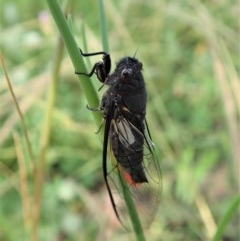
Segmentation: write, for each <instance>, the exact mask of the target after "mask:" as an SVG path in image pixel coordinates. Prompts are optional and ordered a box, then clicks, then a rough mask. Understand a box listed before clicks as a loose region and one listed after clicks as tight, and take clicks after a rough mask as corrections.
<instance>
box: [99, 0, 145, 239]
mask: <svg viewBox="0 0 240 241" xmlns="http://www.w3.org/2000/svg"><path fill="white" fill-rule="evenodd" d="M98 7H99V20H100V29H101V38H102V46H103V50H104V51H106V52H109V44H108V37H107V36H108V35H107V24H106V20H105V12H104V5H103V0H98ZM119 179H120V183H121V185H122V192H123V196H124V201H125V203H126V207H127V210H128V213H129V217H130V220H131V223H132V226H133V230H134V233H135V236H136V240H138V241H145V237H144V232H143V228H142V225H141V222H140V219H139V217H138V213H137V210H136V207H135V205H134V202H133V199H132V197H131V194H130V192H129V187H128V186H127V184H126V182H125V180H124V179H123V178H122V176H121V174H120V175H119Z"/></svg>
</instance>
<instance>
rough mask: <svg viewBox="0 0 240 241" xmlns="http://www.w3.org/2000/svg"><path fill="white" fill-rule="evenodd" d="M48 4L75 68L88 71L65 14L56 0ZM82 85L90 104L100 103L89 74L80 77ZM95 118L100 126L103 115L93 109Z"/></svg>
mask: <svg viewBox="0 0 240 241" xmlns="http://www.w3.org/2000/svg"><path fill="white" fill-rule="evenodd" d="M47 4H48V6H49V9H50V11H51V13H52V16H53V18H54V20H55V23H56V25H57V27H58V30H59V32H60V33H61V36H62V38H63V41H64V44H65V46H66V48H67V51H68V53H69V56H70V58H71V60H72V64H73V66H74V69H75V70H76V71H79V72H83V73H87V69H86V67H85V64H84V61H83V58H82V56H81V54H80V53H79V49H78V46H77V44H76V42H75V40H74V38H73V35H72V33H71V31H70V29H69V27H68V24H67V22H66V19H65V16H64V14H63V12H62V10H61V8H60V6H59V4H58V2H57V1H56V0H47ZM79 79H80V85H81V88H82V90H83V92H84V93H85V95H86V98H87V102H88V105H89V106H91V107H96V106H98V105H99V98H98V95H97V92H96V90H95V89H94V87H93V84H92V82H91V81H90V80H89V78H88V77H87V76H84V75H81V76H80V77H79ZM92 114H93V116H94V119H95V121H96V123H97V125H98V126H99V125H100V123H101V120H102V116H101V114H100V113H99V112H97V111H92Z"/></svg>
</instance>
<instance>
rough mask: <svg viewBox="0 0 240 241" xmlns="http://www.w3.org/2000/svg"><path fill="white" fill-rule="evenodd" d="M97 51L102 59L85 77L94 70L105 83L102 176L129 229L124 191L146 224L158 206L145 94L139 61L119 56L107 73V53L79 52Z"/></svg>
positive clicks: (157, 173) (157, 179) (156, 169)
mask: <svg viewBox="0 0 240 241" xmlns="http://www.w3.org/2000/svg"><path fill="white" fill-rule="evenodd" d="M81 53H82V52H81ZM96 54H103V55H104V58H103V61H102V62H99V63H97V64H95V65H94V68H93V70H92V71H91V72H90V73H89V74H85V75H87V76H91V75H92V74H93V73H96V75H97V77H98V78H99V80H100V81H101V82H102V83H104V84H105V85H108V86H109V88H108V89H107V91H106V92H105V93H104V95H103V97H102V100H101V104H100V110H101V111H102V112H103V118H104V120H105V130H104V141H103V174H104V180H105V183H106V186H107V189H108V192H109V196H110V199H111V202H112V205H113V208H114V211H115V213H116V215H117V217H118V219H119V220H120V222H121V223H122V224H123V225H124V226H125V227H128V220H129V218H128V215H129V210H128V208H127V205H126V202H125V193H126V192H127V193H128V194H129V195H130V196H131V198H132V200H133V203H134V205H135V209H136V211H137V213H138V216H139V218H140V220H141V222H142V224H143V226H145V227H146V226H148V225H149V224H150V223H151V221H152V220H153V218H154V216H155V214H156V210H157V208H158V205H159V198H160V192H161V171H160V167H159V163H158V160H157V157H156V154H155V150H154V145H153V142H152V140H151V136H150V134H149V129H148V126H147V122H146V118H145V115H146V103H147V93H146V88H145V83H144V78H143V75H142V72H141V71H142V63H141V62H139V61H138V60H137V59H136V58H132V57H124V58H123V59H121V60H120V61H119V63H118V64H117V66H116V69H115V70H114V72H113V73H112V74H109V72H110V66H111V61H110V56H109V55H108V54H107V53H105V52H97V53H92V54H83V53H82V55H83V56H91V55H96ZM106 59H107V61H104V60H106ZM109 65H110V66H109ZM77 74H83V73H77Z"/></svg>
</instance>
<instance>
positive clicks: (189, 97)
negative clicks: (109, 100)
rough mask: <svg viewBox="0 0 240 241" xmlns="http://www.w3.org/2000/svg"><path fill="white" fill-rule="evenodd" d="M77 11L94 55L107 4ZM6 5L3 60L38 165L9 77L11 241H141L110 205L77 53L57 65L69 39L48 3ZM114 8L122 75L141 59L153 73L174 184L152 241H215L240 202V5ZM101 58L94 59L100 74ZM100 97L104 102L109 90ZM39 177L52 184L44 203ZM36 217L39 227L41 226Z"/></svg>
mask: <svg viewBox="0 0 240 241" xmlns="http://www.w3.org/2000/svg"><path fill="white" fill-rule="evenodd" d="M72 3H73V5H72V6H73V7H72V10H71V11H70V12H69V13H68V15H67V16H68V19H69V24H70V25H71V29H72V31H73V34H74V36H75V38H76V41H77V43H78V45H79V46H83V45H84V41H83V37H82V36H83V32H82V26H83V24H84V29H85V35H86V40H87V50H88V51H89V52H94V51H99V50H102V44H101V36H100V35H101V34H100V27H99V17H98V16H99V13H98V2H97V1H94V0H88V1H72ZM0 4H1V5H0V13H1V14H0V18H1V21H0V28H1V35H0V46H1V56H2V58H3V60H4V62H5V66H6V69H7V72H8V75H9V78H10V81H11V83H12V85H13V89H14V92H15V95H16V97H17V102H18V104H19V106H20V108H21V110H22V113H23V115H24V120H25V123H26V126H27V130H28V134H29V139H30V143H31V147H32V150H33V156H34V160H35V163H37V164H34V163H33V162H31V156H30V155H29V151H28V146H27V144H26V141H25V139H24V135H23V133H24V132H23V128H22V125H21V122H20V118H19V115H18V114H17V111H16V106H15V105H14V102H13V98H12V96H11V94H10V90H9V87H8V85H7V82H6V79H5V77H4V75H3V71H2V69H1V70H0V78H1V80H0V240H1V241H16V240H21V241H22V240H39V241H42V240H54V241H63V240H64V241H65V240H67V241H72V240H113V241H114V240H135V239H134V234H132V233H127V232H125V231H124V230H123V228H122V227H121V226H120V225H119V223H118V221H117V220H116V218H115V216H114V212H113V210H112V207H111V205H110V203H109V200H108V199H109V198H108V195H107V192H106V188H105V186H104V182H103V177H102V166H101V165H102V160H101V156H102V141H101V139H100V138H99V136H98V135H97V134H95V132H96V131H97V129H98V126H97V125H96V124H95V122H94V120H93V118H92V113H91V112H90V111H89V110H87V108H86V104H87V102H86V99H85V96H84V93H83V92H82V90H81V88H80V85H79V80H78V78H77V77H76V76H75V74H74V68H73V66H72V64H71V61H70V59H69V57H68V54H67V52H66V51H64V57H63V59H60V58H56V54H58V53H59V52H60V51H61V47H56V46H61V45H58V42H59V41H58V39H59V32H58V30H57V28H56V26H55V23H54V21H53V19H52V17H51V14H50V12H49V9H48V6H47V4H46V2H45V1H34V3H33V1H30V0H21V1H17V0H0ZM60 4H61V5H63V2H60ZM104 5H105V13H106V20H107V24H108V26H107V27H108V38H109V45H110V53H111V57H112V61H113V68H114V64H115V62H117V61H118V60H119V58H121V57H123V56H125V55H130V56H133V55H134V53H135V52H136V50H137V54H136V57H137V58H138V59H139V60H140V61H141V62H143V68H144V77H145V81H146V86H147V90H148V106H147V120H148V123H149V127H150V131H151V134H152V137H153V140H154V142H155V145H156V147H157V153H158V156H159V160H160V164H161V170H162V182H163V190H162V197H161V203H160V206H159V209H158V211H157V215H156V219H155V221H154V223H153V224H152V226H151V227H150V228H149V229H148V230H146V232H145V235H146V238H147V240H150V241H152V240H153V241H155V240H156V241H158V240H164V241H165V240H167V241H171V240H173V241H175V240H177V241H178V240H184V241H188V240H189V241H195V240H196V241H197V240H199V241H205V240H212V238H213V236H214V233H215V232H216V229H217V225H218V223H219V222H220V220H221V218H222V217H223V216H224V215H226V213H227V212H228V211H227V210H228V208H229V205H230V204H231V202H232V201H233V200H234V198H235V197H237V195H239V156H240V155H239V152H240V150H239V149H240V148H239V147H240V132H239V118H240V117H239V115H240V97H239V93H240V82H239V70H240V66H239V60H240V57H239V56H240V55H239V54H240V53H239V40H240V38H239V21H238V20H239V16H240V12H239V9H240V8H239V7H240V6H239V2H238V1H237V0H221V1H213V0H211V1H198V0H192V1H187V0H183V1H177V0H175V1H174V0H173V1H166V0H162V1H157V0H152V1H141V0H139V1H137V0H133V1H126V0H123V1H120V0H115V1H113V0H112V1H111V0H105V1H104ZM99 58H100V57H99V56H98V57H93V58H91V61H92V62H91V64H90V65H89V66H92V65H93V64H94V63H95V61H98V60H99ZM56 59H57V60H59V62H60V65H61V67H60V72H59V73H58V74H59V78H58V82H57V84H56V86H55V87H54V88H55V90H56V92H55V93H54V96H55V97H56V99H55V103H54V109H51V110H50V112H51V113H50V115H48V117H49V116H50V117H51V118H50V120H49V123H51V126H50V136H49V137H48V135H46V133H45V130H46V129H44V123H46V122H45V119H46V116H47V114H46V113H47V112H46V110H47V108H48V107H49V105H50V104H49V103H50V101H51V100H50V99H49V97H47V96H49V94H48V93H50V92H51V91H52V89H51V88H52V86H51V83H52V82H51V81H52V72H53V68H54V65H55V63H56V61H57V60H56ZM89 69H90V68H89ZM94 86H95V87H96V90H97V89H98V88H99V87H100V83H99V82H98V81H97V80H96V81H95V82H94ZM54 88H53V89H54ZM55 94H56V95H55ZM101 94H102V92H100V93H99V96H101ZM50 96H51V94H50ZM53 101H54V98H53ZM44 138H47V141H46V143H47V150H46V152H44V150H45V149H44V148H43V146H42V145H43V144H42V143H43V140H45V139H44ZM42 150H43V152H42ZM42 153H43V157H42V156H41V155H42ZM44 153H45V154H46V155H44ZM39 160H40V163H41V165H39V164H38V161H39ZM36 169H37V170H36ZM36 173H40V175H42V176H40V179H41V178H42V179H43V183H42V185H43V190H42V193H41V191H40V190H41V182H40V184H39V185H40V188H39V189H38V186H37V185H36V183H38V179H37V175H36ZM39 203H41V209H39V210H37V211H36V210H35V209H37V208H38V207H39ZM34 210H35V211H36V212H38V211H39V215H40V216H39V221H37V222H36V223H35V224H33V221H32V219H31V217H32V216H34V213H35V211H34ZM31 215H32V216H31ZM34 233H35V236H34ZM223 233H224V234H223V235H222V237H221V240H223V241H237V240H240V234H239V208H238V212H237V211H236V212H235V214H234V215H233V216H232V217H231V219H230V221H229V222H228V223H227V225H226V227H225V229H224V232H223ZM36 234H37V235H36ZM36 237H38V238H37V239H36Z"/></svg>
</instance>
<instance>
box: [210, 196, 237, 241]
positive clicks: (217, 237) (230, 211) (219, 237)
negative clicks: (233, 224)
mask: <svg viewBox="0 0 240 241" xmlns="http://www.w3.org/2000/svg"><path fill="white" fill-rule="evenodd" d="M239 205H240V196H237V197H236V198H234V199H233V201H232V203H231V204H230V205H229V208H228V210H227V211H226V212H225V214H224V216H223V217H222V219H221V220H220V222H219V224H218V228H217V231H216V233H215V236H214V238H213V239H212V241H220V240H222V235H223V232H224V230H225V227H226V226H227V224H228V223H229V221H230V218H231V217H232V215H233V214H234V213H236V212H237V209H239ZM238 212H239V210H238Z"/></svg>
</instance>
